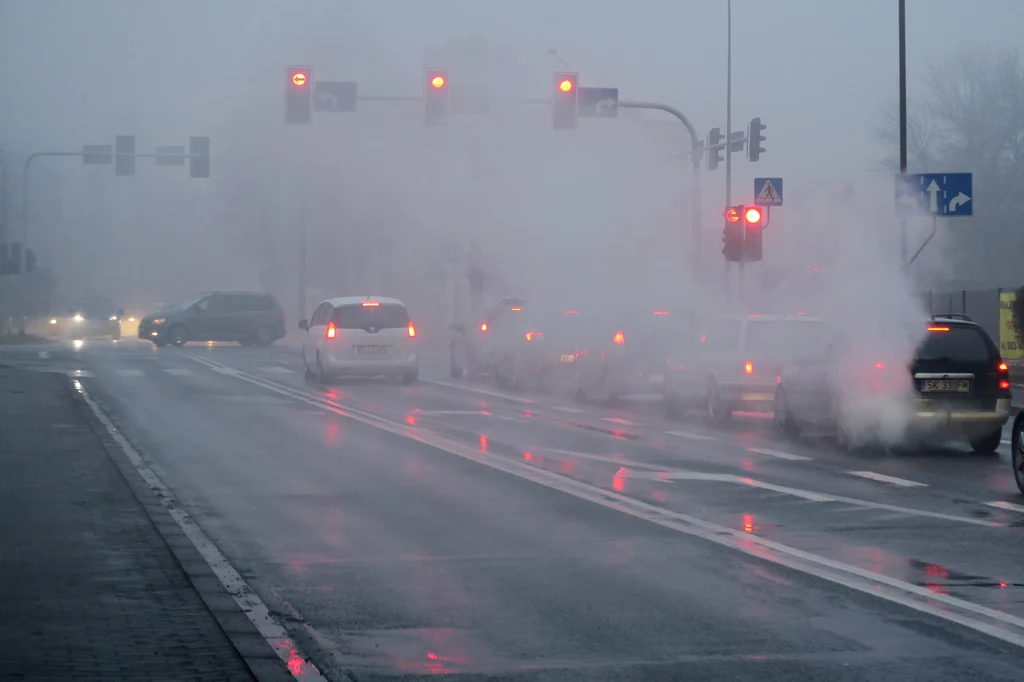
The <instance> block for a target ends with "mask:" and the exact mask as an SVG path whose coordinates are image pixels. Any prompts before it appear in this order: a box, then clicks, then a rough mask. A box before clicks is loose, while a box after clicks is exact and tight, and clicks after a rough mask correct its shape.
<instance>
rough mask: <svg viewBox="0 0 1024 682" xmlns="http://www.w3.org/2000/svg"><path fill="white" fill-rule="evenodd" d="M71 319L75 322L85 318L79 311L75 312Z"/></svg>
mask: <svg viewBox="0 0 1024 682" xmlns="http://www.w3.org/2000/svg"><path fill="white" fill-rule="evenodd" d="M71 319H72V320H74V321H75V322H81V321H82V320H84V319H85V318H84V317H82V314H81V313H75V316H74V317H72V318H71Z"/></svg>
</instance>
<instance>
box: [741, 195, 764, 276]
mask: <svg viewBox="0 0 1024 682" xmlns="http://www.w3.org/2000/svg"><path fill="white" fill-rule="evenodd" d="M743 232H744V237H743V252H744V253H743V256H744V257H743V260H744V262H747V263H756V262H758V261H759V260H761V256H762V237H763V236H764V209H762V208H761V207H760V206H744V207H743Z"/></svg>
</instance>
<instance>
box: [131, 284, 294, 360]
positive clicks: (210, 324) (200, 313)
mask: <svg viewBox="0 0 1024 682" xmlns="http://www.w3.org/2000/svg"><path fill="white" fill-rule="evenodd" d="M284 336H285V329H284V311H283V310H282V308H281V304H280V303H279V302H278V301H277V299H276V298H275V297H274V296H272V295H270V294H267V293H260V292H247V291H215V292H210V293H205V294H201V295H199V296H197V297H195V298H193V299H190V300H188V301H185V302H183V303H179V304H177V305H171V306H167V307H165V308H164V309H163V310H162V311H160V312H158V313H153V314H151V315H147V316H145V317H144V318H142V319H141V320H140V321H139V338H140V339H146V340H148V341H152V342H153V343H154V344H156V345H157V346H166V345H173V346H184V345H185V344H186V343H188V342H189V341H237V342H238V343H241V344H242V345H243V346H251V345H253V344H256V345H258V346H269V345H270V344H272V343H273V342H274V341H277V340H278V339H282V338H284Z"/></svg>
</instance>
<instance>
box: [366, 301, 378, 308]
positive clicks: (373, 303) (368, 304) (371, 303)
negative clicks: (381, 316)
mask: <svg viewBox="0 0 1024 682" xmlns="http://www.w3.org/2000/svg"><path fill="white" fill-rule="evenodd" d="M363 307H364V308H379V307H380V301H363Z"/></svg>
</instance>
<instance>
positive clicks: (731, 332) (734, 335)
mask: <svg viewBox="0 0 1024 682" xmlns="http://www.w3.org/2000/svg"><path fill="white" fill-rule="evenodd" d="M740 326H741V325H740V321H739V320H711V321H710V322H708V323H707V324H706V325H705V326H704V332H703V333H701V337H700V343H701V347H702V348H704V349H706V350H709V351H738V350H739V349H740Z"/></svg>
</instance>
